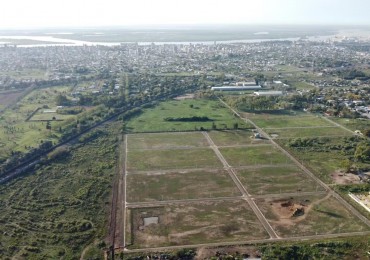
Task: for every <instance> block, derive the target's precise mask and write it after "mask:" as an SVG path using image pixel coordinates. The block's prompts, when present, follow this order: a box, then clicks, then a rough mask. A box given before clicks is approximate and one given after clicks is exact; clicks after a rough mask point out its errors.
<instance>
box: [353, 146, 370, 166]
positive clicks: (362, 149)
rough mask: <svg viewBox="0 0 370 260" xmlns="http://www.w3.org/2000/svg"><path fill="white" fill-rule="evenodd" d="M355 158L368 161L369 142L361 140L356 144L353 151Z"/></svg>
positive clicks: (369, 155)
mask: <svg viewBox="0 0 370 260" xmlns="http://www.w3.org/2000/svg"><path fill="white" fill-rule="evenodd" d="M355 158H356V159H357V160H359V161H362V162H364V161H369V160H370V143H369V142H366V141H365V142H361V143H359V144H358V145H357V147H356V151H355Z"/></svg>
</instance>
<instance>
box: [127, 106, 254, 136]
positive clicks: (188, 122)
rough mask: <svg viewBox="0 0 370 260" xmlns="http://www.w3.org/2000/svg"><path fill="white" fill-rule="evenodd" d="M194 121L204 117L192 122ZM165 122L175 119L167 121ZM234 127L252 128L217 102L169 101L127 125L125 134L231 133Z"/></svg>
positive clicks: (149, 110)
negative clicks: (195, 130)
mask: <svg viewBox="0 0 370 260" xmlns="http://www.w3.org/2000/svg"><path fill="white" fill-rule="evenodd" d="M193 117H207V119H204V120H196V119H195V120H193V119H192V118H193ZM168 118H172V119H175V120H173V121H169V120H168ZM235 123H237V124H238V127H239V128H243V129H244V128H251V125H249V124H247V123H245V122H243V121H242V120H240V118H238V117H235V116H234V115H233V114H232V113H231V111H230V110H229V109H228V108H226V107H225V106H224V105H223V104H221V103H220V102H219V101H216V100H204V99H190V100H171V101H167V102H163V103H161V104H159V105H157V106H155V107H153V108H147V109H144V111H143V113H142V114H140V115H138V116H137V117H135V118H133V119H131V120H130V121H129V122H127V125H126V130H127V131H128V132H131V133H140V132H171V131H189V130H190V131H192V130H194V129H201V128H204V129H212V128H213V127H212V125H213V124H214V125H215V127H216V128H217V129H225V128H229V129H232V128H233V126H234V124H235Z"/></svg>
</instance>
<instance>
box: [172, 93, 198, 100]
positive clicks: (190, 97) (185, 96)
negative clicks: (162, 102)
mask: <svg viewBox="0 0 370 260" xmlns="http://www.w3.org/2000/svg"><path fill="white" fill-rule="evenodd" d="M194 97H195V95H194V94H186V95H182V96H178V97H175V98H174V99H175V100H185V99H194Z"/></svg>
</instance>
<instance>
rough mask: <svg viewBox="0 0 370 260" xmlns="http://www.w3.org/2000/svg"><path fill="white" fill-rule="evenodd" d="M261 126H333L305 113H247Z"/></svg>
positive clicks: (248, 116)
mask: <svg viewBox="0 0 370 260" xmlns="http://www.w3.org/2000/svg"><path fill="white" fill-rule="evenodd" d="M247 118H250V119H251V120H252V121H253V122H255V123H256V124H257V125H258V126H259V127H261V128H288V127H318V126H323V127H325V126H333V125H332V124H330V122H327V121H326V120H324V119H322V118H321V117H318V116H315V115H312V114H307V113H296V112H294V113H284V114H276V113H275V114H273V113H271V114H269V113H258V114H250V113H249V114H247Z"/></svg>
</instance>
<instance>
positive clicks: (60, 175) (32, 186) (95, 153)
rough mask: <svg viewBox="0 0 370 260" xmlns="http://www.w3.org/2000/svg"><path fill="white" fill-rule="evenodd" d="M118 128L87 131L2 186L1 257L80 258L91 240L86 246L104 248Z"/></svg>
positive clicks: (0, 193)
mask: <svg viewBox="0 0 370 260" xmlns="http://www.w3.org/2000/svg"><path fill="white" fill-rule="evenodd" d="M117 131H119V127H117V126H116V125H113V126H112V127H110V128H106V129H100V130H99V131H96V132H93V133H91V134H90V135H87V136H83V137H82V138H81V139H80V141H79V142H78V143H77V144H75V145H73V146H72V147H69V148H68V149H61V150H57V151H54V154H51V155H50V156H49V160H48V161H44V162H43V163H42V164H39V165H37V167H36V169H35V170H34V171H31V172H29V173H28V175H27V176H24V177H22V178H20V179H17V180H14V181H11V182H8V183H6V184H3V185H1V186H0V198H1V200H0V201H1V202H0V211H1V213H2V214H1V216H0V223H1V224H0V241H1V242H0V255H2V259H10V258H11V257H13V256H17V257H24V258H27V259H32V258H38V259H41V258H43V259H56V258H60V257H63V258H64V259H77V258H79V257H80V255H81V252H82V250H83V249H84V248H85V247H86V246H88V245H89V244H91V245H90V247H89V248H90V249H89V250H87V251H94V250H95V251H96V252H100V253H99V254H101V250H96V249H97V248H103V247H105V243H104V241H103V240H102V239H103V238H104V237H105V236H106V230H107V228H106V226H107V215H108V205H109V194H110V193H111V189H112V178H113V176H114V173H115V167H116V156H117V155H116V154H117V153H116V146H117ZM87 141H88V143H87ZM57 155H59V156H57ZM87 253H88V252H87ZM36 256H37V257H36ZM96 257H98V258H100V259H101V257H102V255H100V257H99V256H96Z"/></svg>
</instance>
